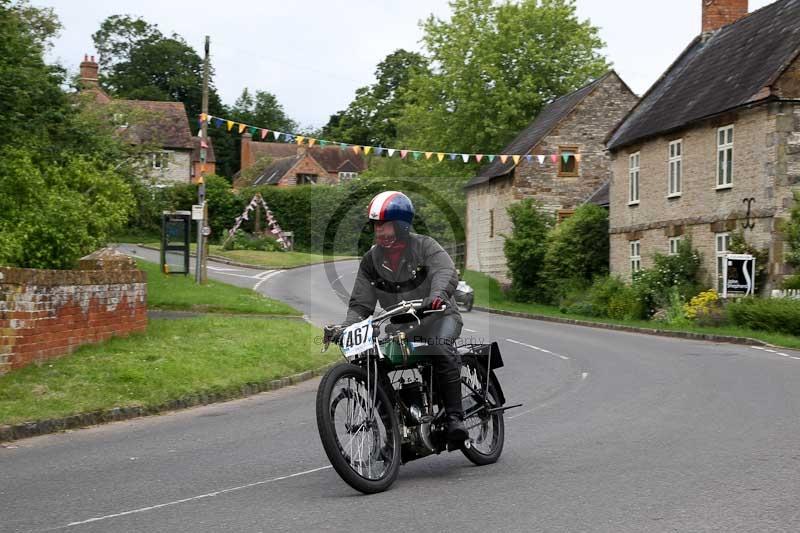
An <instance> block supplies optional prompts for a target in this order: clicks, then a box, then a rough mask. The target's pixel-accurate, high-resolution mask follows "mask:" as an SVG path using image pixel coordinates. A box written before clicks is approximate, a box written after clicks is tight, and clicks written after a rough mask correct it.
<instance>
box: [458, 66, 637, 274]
mask: <svg viewBox="0 0 800 533" xmlns="http://www.w3.org/2000/svg"><path fill="white" fill-rule="evenodd" d="M636 102H637V97H636V95H635V94H634V93H633V91H631V89H630V88H629V87H628V86H627V85H626V84H625V82H624V81H623V80H622V79H621V78H620V77H619V75H618V74H617V73H616V72H614V71H613V70H612V71H609V72H607V73H606V74H605V75H603V76H602V77H600V78H598V79H597V80H594V81H593V82H591V83H589V84H588V85H586V86H584V87H581V88H580V89H578V90H576V91H574V92H572V93H570V94H567V95H565V96H562V97H561V98H558V99H556V100H554V101H553V102H552V103H550V104H549V105H548V106H547V107H545V108H544V109H543V110H542V111H541V112H540V113H539V115H538V116H537V117H536V118H535V119H534V120H533V122H531V123H530V125H529V126H528V127H527V128H525V130H523V131H522V132H521V133H520V134H519V135H518V136H517V137H516V138H515V139H514V140H513V141H511V143H510V144H508V146H506V147H505V148H504V149H503V151H502V154H511V155H520V156H524V157H521V158H519V160H518V162H515V161H514V160H513V159H512V158H511V157H503V159H505V161H503V160H502V159H501V157H498V158H496V159H495V160H494V161H492V162H491V163H490V164H489V165H488V166H486V167H484V168H483V169H482V170H481V172H480V173H479V174H478V175H477V176H476V177H474V178H473V179H471V180H470V181H469V182H468V183H467V185H466V186H465V189H466V195H467V221H466V234H467V239H466V240H467V243H466V267H467V268H468V269H470V270H477V271H479V272H484V273H486V274H489V275H491V276H493V277H495V278H496V279H498V280H499V281H500V282H501V283H508V282H509V281H510V279H509V277H508V269H507V263H506V257H505V253H504V252H503V243H504V241H505V238H504V237H505V235H507V234H510V233H511V229H512V228H511V221H510V219H509V217H508V213H507V211H506V209H507V208H508V206H509V205H511V204H512V203H514V202H518V201H520V200H522V199H525V198H533V199H535V200H537V201H539V202H540V203H541V204H542V205H543V207H544V208H545V209H546V210H548V211H549V212H551V213H552V214H554V215H556V216H557V217H558V219H563V218H564V217H567V216H569V215H570V214H571V213H572V211H573V210H574V209H575V208H576V207H578V206H579V205H581V204H583V203H584V202H586V201H588V200H589V199H590V198H591V199H592V201H593V202H595V203H598V204H601V205H603V204H607V192H604V191H607V188H606V187H604V185H605V184H606V183H607V182H608V181H609V180H610V178H611V161H610V159H609V157H608V155H607V153H606V151H605V145H604V141H605V138H606V137H607V136H608V133H609V132H610V131H611V130H612V129H613V127H614V126H615V125H616V124H617V122H619V121H620V120H621V119H622V118H623V117H624V116H625V115H626V114H627V113H628V111H629V110H630V109H631V108H632V107H633V106H634V105H635V104H636Z"/></svg>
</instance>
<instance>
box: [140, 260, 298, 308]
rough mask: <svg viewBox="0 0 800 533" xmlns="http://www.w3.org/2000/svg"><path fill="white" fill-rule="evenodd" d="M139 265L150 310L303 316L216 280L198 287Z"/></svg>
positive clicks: (152, 266) (188, 278)
mask: <svg viewBox="0 0 800 533" xmlns="http://www.w3.org/2000/svg"><path fill="white" fill-rule="evenodd" d="M136 264H137V265H138V267H139V268H140V269H142V270H144V271H145V272H147V306H148V307H149V308H150V309H168V310H178V311H202V312H218V313H245V314H265V315H291V316H300V315H302V313H301V312H300V311H298V310H297V309H294V308H293V307H291V306H288V305H286V304H285V303H283V302H279V301H277V300H271V299H269V298H266V297H264V296H262V295H261V294H259V293H257V292H255V291H252V290H250V289H245V288H242V287H234V286H233V285H228V284H227V283H220V282H218V281H213V280H208V284H206V285H197V284H196V283H195V282H194V279H193V278H192V277H191V276H181V275H167V274H163V273H162V272H161V271H160V270H159V268H158V265H157V264H155V263H150V262H148V261H142V260H137V261H136Z"/></svg>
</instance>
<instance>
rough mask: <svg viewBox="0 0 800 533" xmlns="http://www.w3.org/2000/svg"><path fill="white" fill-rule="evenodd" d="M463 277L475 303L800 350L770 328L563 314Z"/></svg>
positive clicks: (483, 278)
mask: <svg viewBox="0 0 800 533" xmlns="http://www.w3.org/2000/svg"><path fill="white" fill-rule="evenodd" d="M464 280H465V281H466V282H467V283H469V284H470V286H471V287H472V288H473V289H474V290H475V305H477V306H481V307H489V308H492V309H499V310H502V311H515V312H519V313H530V314H533V315H544V316H548V317H559V318H568V319H574V320H583V321H586V322H594V323H598V324H618V325H623V326H631V327H635V328H645V329H655V330H660V331H687V332H691V333H705V334H711V335H727V336H731V337H747V338H751V339H757V340H760V341H763V342H766V343H768V344H773V345H775V346H782V347H785V348H793V349H796V350H800V337H796V336H793V335H786V334H783V333H773V332H770V331H759V330H752V329H746V328H740V327H736V326H720V327H703V326H697V325H687V326H681V325H671V324H666V323H664V322H656V321H652V320H614V319H611V318H598V317H594V316H585V315H573V314H566V313H562V312H561V311H560V310H559V309H558V308H557V307H555V306H552V305H543V304H536V303H521V302H513V301H511V300H509V299H508V298H506V296H505V294H504V293H503V291H502V290H501V289H500V285H499V284H498V283H497V280H495V279H494V278H491V277H489V276H487V275H485V274H481V273H480V272H474V271H471V270H467V271H465V272H464Z"/></svg>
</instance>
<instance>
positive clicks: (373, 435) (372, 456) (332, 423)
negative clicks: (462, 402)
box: [317, 363, 400, 494]
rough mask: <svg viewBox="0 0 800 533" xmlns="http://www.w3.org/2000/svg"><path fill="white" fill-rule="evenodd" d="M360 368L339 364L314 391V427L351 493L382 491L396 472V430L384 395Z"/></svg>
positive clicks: (395, 421)
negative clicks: (315, 397)
mask: <svg viewBox="0 0 800 533" xmlns="http://www.w3.org/2000/svg"><path fill="white" fill-rule="evenodd" d="M369 381H370V383H369V386H368V383H367V372H366V370H365V369H364V368H362V367H360V366H356V365H353V364H349V363H343V364H341V365H337V366H335V367H333V368H332V369H330V370H329V371H328V372H327V373H326V374H325V376H324V377H323V378H322V381H321V382H320V385H319V389H317V429H318V430H319V436H320V439H322V446H323V447H324V448H325V453H326V454H327V455H328V459H329V460H330V462H331V464H332V465H333V468H334V469H335V470H336V472H337V473H338V474H339V475H340V476H341V478H342V479H343V480H344V481H345V482H346V483H347V484H348V485H350V486H351V487H353V488H354V489H356V490H358V491H361V492H363V493H365V494H373V493H375V492H382V491H384V490H386V489H388V488H389V486H390V485H391V484H392V483H393V482H394V480H395V479H396V478H397V473H398V471H399V469H400V432H399V430H398V424H397V417H396V415H395V412H394V408H393V407H392V404H391V402H390V401H389V398H388V396H387V395H386V392H385V391H384V390H383V388H381V387H380V386H378V387H377V388H376V387H375V383H376V380H375V377H374V375H371V376H370V379H369Z"/></svg>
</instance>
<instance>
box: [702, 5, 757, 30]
mask: <svg viewBox="0 0 800 533" xmlns="http://www.w3.org/2000/svg"><path fill="white" fill-rule="evenodd" d="M702 2H703V33H709V32H713V31H717V30H718V29H720V28H721V27H723V26H727V25H728V24H733V23H734V22H736V21H737V20H739V19H740V18H742V17H744V16H746V15H747V0H702Z"/></svg>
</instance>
